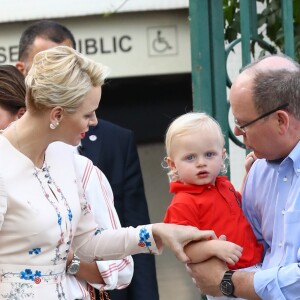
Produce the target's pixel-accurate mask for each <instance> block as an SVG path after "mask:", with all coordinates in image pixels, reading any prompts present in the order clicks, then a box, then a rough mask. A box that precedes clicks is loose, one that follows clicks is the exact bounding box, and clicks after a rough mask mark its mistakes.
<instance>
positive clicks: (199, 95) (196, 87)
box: [189, 0, 294, 153]
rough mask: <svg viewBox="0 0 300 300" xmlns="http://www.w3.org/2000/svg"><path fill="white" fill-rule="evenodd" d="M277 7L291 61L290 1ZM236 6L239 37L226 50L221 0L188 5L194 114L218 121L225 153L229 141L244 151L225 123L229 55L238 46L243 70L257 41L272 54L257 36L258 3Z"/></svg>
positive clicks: (250, 1)
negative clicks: (222, 135)
mask: <svg viewBox="0 0 300 300" xmlns="http://www.w3.org/2000/svg"><path fill="white" fill-rule="evenodd" d="M274 1H275V0H274ZM278 2H279V0H278ZM280 3H281V12H282V20H283V31H284V32H283V35H284V53H285V54H286V55H289V56H290V57H293V58H294V33H293V0H281V2H280ZM239 5H240V24H241V26H240V27H241V28H240V31H241V36H240V38H238V39H236V40H235V41H233V42H232V43H231V44H229V45H228V46H227V47H226V48H225V42H224V13H223V0H190V2H189V13H190V34H191V59H192V88H193V107H194V110H197V111H199V110H201V111H205V112H207V113H208V114H210V115H211V116H213V117H214V118H215V119H216V120H218V122H219V123H220V125H221V127H222V130H223V133H224V135H225V137H226V145H225V146H226V150H227V153H229V139H231V140H232V141H233V142H234V143H235V144H236V145H238V146H240V147H243V148H244V145H243V144H242V143H241V142H240V141H239V140H238V139H237V138H236V137H235V136H234V134H233V133H232V130H231V128H230V126H229V122H228V111H229V104H228V100H227V95H226V87H230V85H231V82H230V79H229V77H228V75H227V74H228V73H227V70H226V60H227V58H228V54H229V52H230V51H232V49H233V48H234V46H235V45H236V44H238V43H241V49H242V58H241V61H242V66H245V65H246V64H248V63H249V62H250V61H251V51H250V45H251V42H253V41H259V42H260V45H261V46H262V47H265V48H266V49H267V50H268V51H269V52H272V51H273V50H272V46H270V45H269V44H268V43H267V42H266V41H264V40H261V38H260V37H259V35H258V31H257V1H256V0H239ZM242 66H241V67H242Z"/></svg>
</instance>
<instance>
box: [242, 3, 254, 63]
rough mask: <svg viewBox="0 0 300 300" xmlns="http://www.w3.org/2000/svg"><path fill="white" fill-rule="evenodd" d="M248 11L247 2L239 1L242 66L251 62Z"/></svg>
mask: <svg viewBox="0 0 300 300" xmlns="http://www.w3.org/2000/svg"><path fill="white" fill-rule="evenodd" d="M250 1H252V0H250ZM250 11H251V6H250V2H249V0H243V1H240V13H241V34H242V64H243V66H245V65H247V64H249V63H250V61H251V60H250V39H251V32H250Z"/></svg>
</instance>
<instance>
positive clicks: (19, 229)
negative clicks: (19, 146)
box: [0, 135, 158, 300]
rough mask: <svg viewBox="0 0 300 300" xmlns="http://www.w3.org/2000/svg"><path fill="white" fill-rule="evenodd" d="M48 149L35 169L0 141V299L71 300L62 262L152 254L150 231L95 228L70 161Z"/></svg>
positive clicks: (53, 148)
mask: <svg viewBox="0 0 300 300" xmlns="http://www.w3.org/2000/svg"><path fill="white" fill-rule="evenodd" d="M55 144H56V143H53V144H51V145H50V146H49V147H48V149H47V151H46V156H45V163H44V166H43V167H42V168H41V169H38V168H36V167H35V166H34V165H33V163H32V161H31V160H30V159H28V157H26V156H25V155H23V154H22V153H21V152H19V151H17V150H16V149H15V148H14V147H13V146H12V145H11V144H10V143H9V141H8V140H7V139H6V138H5V137H4V136H1V135H0V299H14V300H15V299H34V300H35V299H38V300H41V299H43V300H48V299H49V300H55V299H66V300H69V299H71V297H70V295H68V289H67V288H66V276H65V267H66V258H67V255H68V252H69V249H70V246H71V243H72V247H73V248H74V249H75V251H76V254H77V255H78V256H79V257H80V258H81V259H84V260H87V261H93V260H108V259H120V258H123V257H125V256H127V255H129V254H135V253H149V252H150V253H157V251H158V249H157V248H156V245H155V242H154V240H153V238H152V231H151V225H147V226H141V227H137V228H122V229H118V230H102V229H99V228H98V227H97V224H96V223H95V221H94V219H93V215H92V214H91V211H90V208H89V205H88V203H87V202H86V200H85V198H84V195H83V191H82V187H81V182H80V180H78V178H76V173H75V169H74V157H73V155H70V153H69V152H68V151H65V152H62V151H61V147H57V146H56V145H55Z"/></svg>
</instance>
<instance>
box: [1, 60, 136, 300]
mask: <svg viewBox="0 0 300 300" xmlns="http://www.w3.org/2000/svg"><path fill="white" fill-rule="evenodd" d="M0 111H1V114H0V124H1V128H0V129H5V128H6V127H8V126H9V125H10V124H11V123H12V122H13V121H16V120H18V119H19V118H20V117H21V116H22V115H23V114H24V112H25V111H26V108H25V84H24V76H23V74H21V73H20V72H19V70H18V69H17V68H16V67H15V66H12V65H1V66H0ZM2 116H5V118H2ZM62 151H69V152H70V156H73V155H74V154H73V152H74V151H73V149H72V148H70V149H68V148H67V147H62ZM74 160H75V167H76V171H77V176H78V178H80V181H81V182H82V188H83V191H84V194H85V197H86V199H87V201H88V203H89V206H90V207H91V211H92V213H93V214H94V216H95V219H96V220H97V223H98V225H99V227H100V228H105V229H117V228H121V224H120V221H119V218H118V215H117V212H116V210H115V207H114V204H113V193H112V190H111V187H110V185H109V183H108V181H107V179H106V177H105V175H104V174H103V173H102V172H101V171H100V170H99V169H98V168H97V167H96V166H93V164H92V162H91V161H90V160H89V159H87V158H86V157H84V156H81V155H78V154H75V155H74ZM72 257H73V256H72V255H69V257H68V262H67V265H68V267H69V268H70V265H71V266H72V262H71V260H72ZM75 263H76V260H75ZM77 263H78V260H77ZM75 265H76V264H75ZM73 273H74V271H73ZM75 273H76V274H75ZM75 273H74V274H73V275H72V274H67V283H68V287H69V293H70V295H72V297H73V299H85V300H88V299H89V298H90V294H91V295H92V294H93V293H94V289H92V288H91V285H88V284H87V281H89V282H92V283H93V286H94V287H95V288H96V289H97V290H100V292H99V295H100V294H103V297H104V296H105V293H106V292H105V290H111V289H115V288H123V287H125V286H127V285H128V284H129V283H130V282H131V279H132V275H133V261H132V257H131V256H128V257H126V258H124V259H122V260H114V261H101V262H93V263H86V262H84V261H80V265H79V269H78V270H77V272H75ZM74 275H76V277H75V276H74ZM91 298H92V297H91Z"/></svg>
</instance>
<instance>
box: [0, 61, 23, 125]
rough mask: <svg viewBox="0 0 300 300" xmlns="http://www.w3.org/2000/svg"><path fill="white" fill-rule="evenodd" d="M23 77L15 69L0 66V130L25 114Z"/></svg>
mask: <svg viewBox="0 0 300 300" xmlns="http://www.w3.org/2000/svg"><path fill="white" fill-rule="evenodd" d="M25 110H26V108H25V83H24V76H23V75H22V74H20V72H19V71H18V69H16V67H14V66H11V65H2V66H0V130H1V129H5V128H6V127H7V126H8V125H9V124H10V123H11V122H13V121H16V120H17V119H19V118H20V117H21V116H22V115H23V114H24V112H25Z"/></svg>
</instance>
